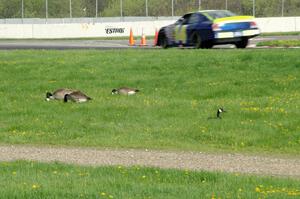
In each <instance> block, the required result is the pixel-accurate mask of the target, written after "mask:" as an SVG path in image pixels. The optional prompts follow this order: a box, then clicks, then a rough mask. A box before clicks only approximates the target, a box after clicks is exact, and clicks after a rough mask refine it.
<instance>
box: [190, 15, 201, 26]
mask: <svg viewBox="0 0 300 199" xmlns="http://www.w3.org/2000/svg"><path fill="white" fill-rule="evenodd" d="M198 21H199V14H198V13H194V14H193V15H192V16H191V17H190V19H189V22H188V23H189V24H194V23H198Z"/></svg>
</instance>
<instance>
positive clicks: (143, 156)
mask: <svg viewBox="0 0 300 199" xmlns="http://www.w3.org/2000/svg"><path fill="white" fill-rule="evenodd" d="M15 160H32V161H39V162H54V161H58V162H62V163H67V164H77V165H88V166H113V165H124V166H133V165H140V166H145V167H159V168H172V169H188V170H198V171H199V170H205V171H223V172H231V173H247V174H258V175H271V176H286V177H292V178H298V179H300V159H291V158H286V159H285V158H279V157H278V158H277V157H267V156H249V155H241V154H209V153H201V152H166V151H151V150H150V151H145V150H144V151H143V150H110V149H103V150H97V149H89V148H56V147H55V148H54V147H53V148H52V147H30V146H0V161H15Z"/></svg>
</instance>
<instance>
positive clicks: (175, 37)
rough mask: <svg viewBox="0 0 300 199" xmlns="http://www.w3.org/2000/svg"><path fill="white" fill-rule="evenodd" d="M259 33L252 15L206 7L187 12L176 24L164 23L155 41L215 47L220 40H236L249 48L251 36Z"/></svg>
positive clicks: (223, 42) (234, 41)
mask: <svg viewBox="0 0 300 199" xmlns="http://www.w3.org/2000/svg"><path fill="white" fill-rule="evenodd" d="M259 34H260V30H259V28H258V27H257V25H256V23H255V21H254V17H252V16H237V15H236V14H234V13H232V12H230V11H228V10H203V11H198V12H193V13H188V14H185V15H184V16H183V17H181V18H180V19H179V20H177V21H176V22H175V23H174V24H171V25H169V26H165V27H162V28H161V29H160V30H159V33H158V39H157V44H156V45H157V46H162V47H163V48H168V47H171V46H194V47H195V48H212V47H213V46H214V45H218V44H234V45H235V46H236V47H237V48H246V47H247V45H248V40H249V38H252V37H255V36H257V35H259Z"/></svg>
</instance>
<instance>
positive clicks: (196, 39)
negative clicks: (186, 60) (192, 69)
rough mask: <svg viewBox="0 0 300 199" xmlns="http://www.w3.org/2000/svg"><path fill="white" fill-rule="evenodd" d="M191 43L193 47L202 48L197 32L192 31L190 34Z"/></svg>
mask: <svg viewBox="0 0 300 199" xmlns="http://www.w3.org/2000/svg"><path fill="white" fill-rule="evenodd" d="M192 44H193V46H194V47H195V48H202V47H203V46H202V39H201V36H200V34H199V33H198V32H194V33H193V35H192Z"/></svg>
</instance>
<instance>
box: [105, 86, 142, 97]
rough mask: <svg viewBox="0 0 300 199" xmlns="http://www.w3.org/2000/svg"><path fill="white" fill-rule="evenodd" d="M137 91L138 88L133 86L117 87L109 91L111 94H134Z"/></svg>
mask: <svg viewBox="0 0 300 199" xmlns="http://www.w3.org/2000/svg"><path fill="white" fill-rule="evenodd" d="M138 92H140V90H138V89H135V88H128V87H121V88H118V89H115V88H114V89H113V90H112V91H111V94H112V95H115V94H119V95H134V94H136V93H138Z"/></svg>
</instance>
